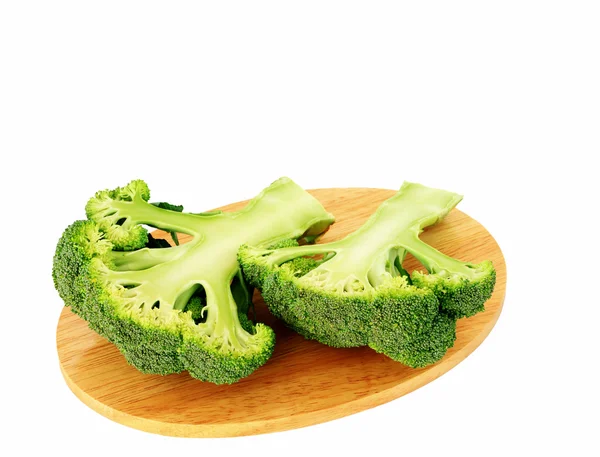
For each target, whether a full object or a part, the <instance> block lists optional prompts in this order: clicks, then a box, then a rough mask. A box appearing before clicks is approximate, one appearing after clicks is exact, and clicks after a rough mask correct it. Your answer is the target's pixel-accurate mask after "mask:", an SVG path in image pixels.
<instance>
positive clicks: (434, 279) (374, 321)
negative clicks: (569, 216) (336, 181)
mask: <svg viewBox="0 0 600 457" xmlns="http://www.w3.org/2000/svg"><path fill="white" fill-rule="evenodd" d="M461 199H462V197H461V196H460V195H457V194H454V193H451V192H447V191H443V190H438V189H432V188H428V187H425V186H422V185H419V184H413V183H404V184H403V186H402V187H401V189H400V190H399V192H398V193H397V194H396V195H395V196H393V197H392V198H390V199H388V200H387V201H385V202H384V203H382V204H381V205H380V207H379V208H378V209H377V211H376V212H375V214H373V215H372V217H371V218H370V219H369V220H368V221H367V222H366V223H365V224H364V225H363V226H362V227H361V228H359V229H358V230H357V231H355V232H354V233H352V234H350V235H348V236H347V237H346V238H344V239H342V240H339V241H334V242H331V243H326V244H317V245H305V246H300V245H298V244H297V243H294V242H293V241H291V242H287V243H279V245H276V246H271V248H270V249H263V248H260V247H254V246H251V245H248V244H245V245H243V246H241V248H240V250H239V253H238V260H239V262H240V265H241V266H242V270H243V273H244V276H245V277H246V279H247V280H248V281H249V283H250V284H252V285H253V286H255V287H258V288H259V289H260V290H261V293H262V296H263V298H264V300H265V303H266V304H267V306H268V307H269V309H270V310H271V312H272V313H273V314H274V315H275V316H277V317H278V318H280V319H282V320H283V321H284V322H285V323H286V324H287V325H288V326H290V327H291V328H293V329H294V330H296V331H297V332H299V333H300V334H302V335H304V336H305V337H307V338H311V339H315V340H317V341H320V342H322V343H325V344H327V345H330V346H334V347H352V346H366V345H368V346H370V347H371V348H373V349H375V350H376V351H378V352H382V353H384V354H386V355H387V356H389V357H390V358H392V359H394V360H397V361H399V362H402V363H404V364H406V365H408V366H411V367H423V366H426V365H429V364H431V363H434V362H436V361H437V360H439V359H440V358H441V357H443V355H444V354H445V353H446V351H447V350H448V348H450V347H452V345H453V344H454V340H455V329H456V319H457V318H458V317H460V316H463V315H467V314H468V312H467V310H470V311H469V312H472V310H475V309H481V307H482V306H483V303H484V302H485V300H487V298H489V296H490V295H491V291H492V289H493V285H494V279H495V274H494V269H493V267H492V266H491V263H489V262H484V263H482V264H480V266H479V267H477V266H472V265H471V264H463V263H462V262H459V261H458V260H454V259H451V258H449V257H446V256H444V255H443V254H441V253H439V252H438V251H437V250H435V249H434V248H432V247H431V246H429V245H427V244H426V243H424V242H423V241H421V240H420V239H419V234H420V233H421V231H422V230H423V229H424V227H426V226H429V225H432V224H435V223H436V222H437V221H439V220H440V219H441V218H443V217H445V216H446V214H448V212H449V211H450V210H451V209H452V208H454V206H456V205H457V204H458V203H459V202H460V200H461ZM294 244H296V245H294ZM407 253H411V254H413V255H414V256H415V257H417V258H418V259H420V260H422V261H423V263H424V265H425V266H426V267H427V268H431V270H430V271H431V273H432V274H431V275H425V274H421V273H413V276H412V277H411V276H409V274H408V272H406V271H405V270H404V268H403V266H402V264H403V261H404V258H405V255H406V254H407ZM429 259H431V260H429ZM446 259H447V260H446ZM465 272H466V273H468V274H465ZM429 276H431V277H429Z"/></svg>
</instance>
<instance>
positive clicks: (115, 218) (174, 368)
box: [52, 178, 333, 384]
mask: <svg viewBox="0 0 600 457" xmlns="http://www.w3.org/2000/svg"><path fill="white" fill-rule="evenodd" d="M149 199H150V192H149V189H148V186H147V185H146V183H145V182H143V181H141V180H134V181H132V182H131V183H129V184H128V185H126V186H125V187H122V188H117V189H114V190H105V191H100V192H97V193H96V195H95V196H94V197H93V198H91V199H90V200H89V202H88V203H87V205H86V213H87V217H88V220H81V221H76V222H75V223H73V224H72V225H71V226H69V227H68V228H67V229H66V230H65V231H64V233H63V235H62V237H61V238H60V240H59V242H58V245H57V248H56V253H55V255H54V263H53V270H52V276H53V280H54V284H55V287H56V289H57V291H58V293H59V295H60V296H61V298H62V299H63V300H64V302H65V305H66V306H70V308H71V310H72V311H73V312H75V313H76V314H78V315H79V316H81V317H82V318H83V319H85V320H86V321H87V322H88V324H89V326H90V328H91V329H93V330H94V331H96V332H97V333H99V334H100V335H102V336H104V337H105V338H106V339H108V340H109V341H110V342H112V343H114V344H115V345H116V346H117V347H118V348H119V350H120V351H121V352H122V353H123V355H124V356H125V358H126V360H127V361H128V362H129V363H130V364H131V365H133V366H134V367H135V368H137V369H138V370H140V371H142V372H144V373H154V374H161V375H166V374H170V373H178V372H181V371H184V370H187V371H188V372H189V374H190V375H191V376H192V377H194V378H197V379H200V380H203V381H209V382H212V383H215V384H224V383H233V382H236V381H238V380H239V379H240V378H243V377H245V376H248V375H249V374H250V373H252V372H253V371H254V370H256V369H257V368H258V367H260V366H261V365H263V364H264V363H265V362H266V361H267V360H268V359H269V357H270V356H271V353H272V351H273V347H274V343H275V335H274V333H273V331H272V330H271V329H270V328H269V327H267V326H266V325H264V324H261V323H257V324H254V323H253V322H252V321H251V320H250V319H249V318H248V316H247V313H248V309H249V306H250V304H251V299H252V288H251V287H250V286H248V285H247V284H246V281H245V280H244V278H243V276H242V275H241V273H240V269H239V265H238V263H237V259H236V253H237V250H238V248H239V246H240V245H241V244H243V243H250V244H257V245H264V246H267V245H269V244H272V243H276V242H278V241H280V240H283V239H290V238H292V239H294V238H300V237H302V236H305V237H307V238H310V239H314V238H315V237H316V236H318V235H319V234H320V233H322V232H323V231H325V230H326V229H327V228H328V226H329V225H330V224H331V223H332V222H333V216H332V215H330V214H329V213H328V212H326V211H325V209H324V208H323V207H322V205H321V204H320V203H319V202H318V201H317V200H316V199H315V198H314V197H312V196H311V195H310V194H308V193H307V192H305V191H304V190H303V189H301V188H300V187H299V186H298V185H296V184H295V183H294V182H293V181H291V180H290V179H287V178H281V179H279V180H277V181H276V182H274V183H273V184H271V186H269V187H268V188H266V189H265V190H263V192H262V193H261V194H260V195H258V196H257V197H256V198H254V199H253V200H252V201H250V203H248V205H247V206H246V207H245V208H244V209H243V210H241V211H237V212H231V213H227V212H213V213H201V214H192V213H184V212H181V211H182V207H178V206H175V205H169V204H166V203H161V204H151V203H148V201H149ZM142 224H144V225H148V226H153V227H156V228H159V229H163V230H165V231H168V232H171V233H172V234H173V235H174V236H173V239H174V241H175V239H176V238H175V237H176V234H177V233H183V234H187V235H190V236H191V241H189V242H188V243H185V244H177V245H174V246H171V245H170V244H169V243H166V242H165V241H164V240H159V239H155V238H154V237H152V235H151V234H148V232H147V230H146V228H144V225H142Z"/></svg>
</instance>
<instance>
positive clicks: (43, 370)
mask: <svg viewBox="0 0 600 457" xmlns="http://www.w3.org/2000/svg"><path fill="white" fill-rule="evenodd" d="M599 24H600V8H599V6H598V2H593V1H589V2H585V1H550V0H547V1H543V2H542V1H539V2H536V1H527V0H519V1H510V0H506V1H503V2H489V1H488V2H482V1H452V2H434V1H423V2H411V4H407V3H406V2H378V1H369V2H367V1H362V2H356V1H345V2H331V1H324V0H321V1H304V2H286V1H274V2H263V1H245V2H231V1H219V2H210V4H209V3H208V2H207V3H203V2H189V3H188V2H154V1H145V2H128V1H123V0H120V1H115V2H113V1H103V2H85V1H73V2H64V1H44V2H37V3H36V2H30V1H26V0H22V1H13V2H11V1H5V2H2V3H1V6H0V152H1V154H2V160H1V164H0V174H1V176H0V186H1V194H0V198H1V200H2V210H1V211H0V214H1V221H2V223H1V227H2V228H1V230H2V243H3V248H2V252H3V255H2V258H1V260H0V264H1V265H2V267H3V269H4V270H5V271H4V272H3V273H1V278H2V279H0V283H1V287H2V299H1V300H2V302H3V312H2V331H0V337H1V339H2V346H1V347H2V348H3V349H2V362H1V367H2V368H1V370H2V371H1V373H2V376H1V378H0V379H1V380H0V382H1V384H2V403H1V406H0V408H1V409H0V411H1V412H2V417H3V421H6V422H5V424H6V425H4V426H3V432H2V436H3V437H2V439H1V440H0V452H1V453H3V454H4V455H24V454H25V453H27V452H32V451H38V452H44V453H48V452H51V453H53V452H56V453H60V454H61V455H65V456H72V455H115V456H116V455H126V454H129V455H160V456H165V455H176V454H178V453H186V454H187V455H202V456H210V455H217V454H218V455H234V453H235V454H237V455H242V454H243V455H261V456H266V455H303V456H304V455H381V454H385V455H444V456H448V455H460V456H465V455H477V456H481V455H486V456H487V455H544V454H547V453H550V452H555V453H558V454H561V455H577V456H581V455H598V454H599V453H600V446H599V445H598V442H597V439H595V438H594V437H593V434H595V433H597V432H598V428H599V427H598V425H599V422H600V421H599V415H598V411H599V408H600V404H599V395H598V385H599V377H598V375H597V374H596V373H597V370H598V369H597V363H598V355H599V349H600V344H599V342H598V334H599V332H598V322H599V318H600V313H599V311H598V310H599V305H600V299H599V298H598V284H599V280H598V277H599V276H598V261H597V259H598V254H599V249H598V225H597V223H596V221H597V218H598V206H599V205H598V197H599V196H600V192H599V191H598V187H597V182H598V169H599V168H598V166H597V165H596V164H595V162H594V160H593V159H596V158H597V156H598V153H599V152H600V129H599V127H600V27H599ZM283 175H287V176H290V177H291V178H293V179H294V180H295V181H296V182H298V183H299V184H300V185H302V186H303V187H305V188H317V187H382V188H391V189H394V188H398V187H399V186H400V184H401V183H402V181H403V180H405V179H406V180H411V181H417V182H421V183H423V184H427V185H430V186H434V187H441V188H446V189H448V190H452V191H456V192H459V193H462V194H464V195H465V198H464V200H463V202H462V203H461V204H460V206H459V208H460V209H461V210H463V211H465V212H467V213H468V214H470V215H471V216H472V217H474V218H476V219H477V220H479V221H480V222H481V223H483V224H484V225H485V226H486V227H487V229H488V230H489V231H490V232H491V233H492V234H493V235H494V237H495V238H496V239H497V241H498V243H499V244H500V246H501V247H502V249H503V252H504V255H505V257H506V261H507V266H508V288H507V293H506V300H505V305H504V311H503V313H502V315H501V317H500V320H499V322H498V324H497V326H496V327H495V329H494V330H493V331H492V333H491V334H490V336H489V337H488V338H487V339H486V340H485V341H484V343H483V344H482V345H481V346H480V347H479V348H478V349H477V350H476V351H475V352H474V353H473V354H472V355H471V356H470V357H468V358H467V359H466V360H465V361H464V362H463V363H461V364H460V365H459V366H457V367H456V368H455V369H453V370H452V371H450V372H449V373H447V374H446V375H444V376H443V377H441V378H440V379H438V380H436V381H435V382H433V383H431V384H429V385H427V386H425V387H423V388H421V389H419V390H418V391H416V392H414V393H411V394H410V395H407V396H405V397H403V398H400V399H397V400H395V401H392V402H391V403H388V404H386V405H383V406H380V407H377V408H374V409H372V410H369V411H365V412H363V413H360V414H356V415H353V416H350V417H346V418H343V419H339V420H335V421H333V422H329V423H326V424H321V425H317V426H312V427H308V428H305V429H300V430H294V431H289V432H282V433H275V434H270V435H262V436H255V437H247V438H234V439H202V440H201V439H176V438H169V437H162V436H158V435H152V434H148V433H144V432H140V431H137V430H134V429H130V428H127V427H125V426H122V425H120V424H117V423H113V422H111V421H110V420H108V419H105V418H104V417H101V416H100V415H98V414H97V413H95V412H94V411H92V410H91V409H89V408H87V407H86V406H85V405H83V404H82V403H81V402H80V401H79V400H77V399H76V398H75V396H74V395H73V394H72V393H71V392H70V391H69V389H68V388H67V386H66V385H65V383H64V382H63V380H62V378H61V374H60V371H59V368H58V360H57V355H56V350H55V329H56V323H57V321H58V316H59V314H60V312H61V309H62V302H61V300H60V299H59V297H58V295H57V294H56V292H55V291H54V289H53V286H52V282H51V275H50V271H51V262H52V255H53V252H54V247H55V245H56V241H57V240H58V237H59V236H60V234H61V232H62V230H63V229H64V228H65V227H66V226H67V225H68V224H69V223H71V222H72V221H73V220H75V219H78V218H81V217H83V215H84V213H83V207H84V205H85V202H86V201H87V199H88V197H89V196H91V195H92V194H93V193H94V192H95V191H96V190H99V189H103V188H107V187H115V186H118V185H122V184H124V183H126V182H128V181H129V180H130V179H133V178H138V177H140V178H143V179H145V180H146V181H147V182H148V183H149V184H150V187H151V189H152V192H153V197H154V198H157V199H165V200H170V201H174V202H183V203H184V204H185V205H187V209H188V210H197V211H200V210H207V209H210V208H214V207H217V206H219V205H223V204H226V203H229V202H232V201H238V200H243V199H247V198H251V197H252V196H254V195H255V194H256V193H257V192H258V191H259V190H260V189H262V188H263V187H265V186H266V185H268V184H269V183H270V182H271V181H273V180H274V179H276V178H278V177H279V176H283ZM11 449H13V450H12V451H11ZM6 451H8V453H7V452H6Z"/></svg>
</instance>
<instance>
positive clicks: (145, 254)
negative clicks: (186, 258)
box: [107, 244, 189, 271]
mask: <svg viewBox="0 0 600 457" xmlns="http://www.w3.org/2000/svg"><path fill="white" fill-rule="evenodd" d="M186 246H187V247H186ZM188 248H189V246H188V245H185V244H184V245H180V246H174V247H171V248H162V249H149V248H142V249H138V250H137V251H110V252H108V253H107V258H108V260H109V262H110V265H111V268H112V269H113V270H115V271H126V270H145V269H147V268H151V267H154V266H156V265H160V264H161V263H165V262H170V261H172V260H175V259H177V258H179V257H180V256H181V255H182V254H184V253H185V252H186V250H187V249H188Z"/></svg>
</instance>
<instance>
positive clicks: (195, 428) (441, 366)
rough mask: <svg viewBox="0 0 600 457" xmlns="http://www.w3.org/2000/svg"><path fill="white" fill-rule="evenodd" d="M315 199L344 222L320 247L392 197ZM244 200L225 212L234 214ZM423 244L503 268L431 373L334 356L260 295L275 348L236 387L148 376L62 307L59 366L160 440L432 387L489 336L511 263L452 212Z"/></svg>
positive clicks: (366, 193) (261, 429)
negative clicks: (281, 316) (292, 325)
mask: <svg viewBox="0 0 600 457" xmlns="http://www.w3.org/2000/svg"><path fill="white" fill-rule="evenodd" d="M310 192H311V193H312V194H313V195H314V196H315V197H316V198H318V199H319V200H320V201H321V202H322V203H323V205H324V206H325V207H326V208H327V210H328V211H330V212H332V213H333V214H334V215H335V216H336V219H337V222H336V223H335V224H334V225H333V226H332V227H331V229H330V230H329V231H328V232H327V233H326V234H325V235H324V237H323V238H322V242H329V241H333V240H336V239H339V238H341V237H344V236H345V235H347V234H348V233H350V232H352V231H354V230H355V229H357V228H358V227H359V226H360V225H361V224H362V223H363V222H364V221H365V220H366V219H367V218H368V217H369V216H370V215H371V214H372V213H373V212H374V211H375V209H376V208H377V207H378V206H379V204H380V203H381V202H382V201H384V200H385V199H387V198H389V197H391V196H392V195H394V194H395V191H392V190H383V189H363V188H351V189H318V190H313V191H310ZM244 203H245V202H240V203H236V204H232V205H229V206H226V207H224V208H222V209H224V210H227V211H231V210H237V209H240V208H241V207H243V206H244ZM421 238H422V239H423V240H425V241H427V242H428V243H430V244H431V245H433V246H434V247H436V248H438V249H439V250H441V251H442V252H444V253H446V254H448V255H451V256H454V257H457V258H459V259H462V260H469V261H473V262H479V261H482V260H485V259H489V260H491V261H492V262H493V263H494V266H495V268H496V270H497V284H496V288H495V291H494V294H493V296H492V297H491V299H490V300H489V301H488V302H487V303H486V310H485V311H484V312H483V313H480V314H478V315H476V316H474V317H471V318H468V319H461V320H460V321H459V323H458V328H457V340H456V343H455V345H454V347H453V348H452V349H450V350H449V351H448V353H447V354H446V356H445V357H444V358H443V359H442V360H441V361H439V362H438V363H436V364H434V365H432V366H429V367H426V368H421V369H411V368H408V367H405V366H403V365H401V364H400V363H397V362H394V361H392V360H391V359H389V358H387V357H385V356H384V355H381V354H377V353H375V352H374V351H372V350H371V349H369V348H366V347H364V348H351V349H335V348H330V347H327V346H324V345H322V344H319V343H317V342H314V341H308V340H305V339H304V338H302V337H301V336H299V335H297V334H295V333H294V332H292V331H291V330H289V329H287V328H286V327H284V326H283V325H282V324H281V323H280V322H279V321H277V320H276V319H275V318H273V317H272V316H271V315H270V314H269V313H268V311H267V310H266V307H265V305H264V303H263V302H262V300H261V299H260V294H258V292H256V295H255V301H256V308H257V315H258V319H259V320H260V321H263V322H266V323H267V324H268V325H270V326H271V327H272V328H273V329H274V330H275V332H276V335H277V345H276V349H275V353H274V355H273V357H272V358H271V359H270V360H269V361H268V362H267V364H266V365H264V366H263V367H261V368H260V369H258V370H257V371H256V372H255V373H253V374H252V375H251V376H249V377H248V378H245V379H243V380H241V381H240V382H238V383H236V384H233V385H230V386H215V385H213V384H209V383H203V382H200V381H198V380H195V379H193V378H191V377H190V376H188V374H187V373H181V374H176V375H169V376H157V375H144V374H142V373H140V372H138V371H137V370H135V369H134V368H132V367H131V366H129V365H128V364H127V362H126V361H125V359H124V358H123V356H122V355H121V354H120V353H119V351H118V350H117V349H116V347H114V346H113V345H111V344H110V343H108V342H107V341H106V340H104V339H103V338H102V337H100V336H98V335H97V334H96V333H94V332H93V331H91V330H90V329H89V328H88V327H87V324H86V322H85V321H83V320H82V319H80V318H79V317H78V316H76V315H74V314H73V313H71V311H70V310H69V309H68V308H65V309H63V311H62V313H61V315H60V319H59V323H58V328H57V348H58V355H59V360H60V368H61V370H62V373H63V375H64V378H65V380H66V382H67V384H68V386H69V387H70V389H71V390H72V391H73V392H74V393H75V395H77V397H79V399H80V400H81V401H83V402H84V403H85V404H86V405H88V406H89V407H91V408H92V409H94V410H95V411H97V412H98V413H100V414H102V415H104V416H106V417H108V418H109V419H112V420H114V421H116V422H120V423H122V424H125V425H128V426H130V427H134V428H137V429H141V430H145V431H148V432H153V433H159V434H163V435H172V436H185V437H225V436H240V435H252V434H259V433H268V432H274V431H281V430H288V429H292V428H298V427H304V426H308V425H312V424H317V423H321V422H325V421H329V420H332V419H336V418H339V417H342V416H346V415H349V414H353V413H356V412H359V411H362V410H365V409H368V408H372V407H374V406H377V405H380V404H382V403H385V402H388V401H390V400H393V399H395V398H398V397H400V396H402V395H405V394H407V393H409V392H411V391H413V390H415V389H417V388H419V387H421V386H423V385H425V384H427V383H428V382H431V381H432V380H434V379H436V378H437V377H439V376H441V375H442V374H444V373H445V372H447V371H448V370H450V369H451V368H452V367H454V366H456V365H457V364H458V363H459V362H461V361H462V360H464V358H465V357H467V356H468V355H469V354H470V353H471V352H473V350H475V348H477V346H479V344H480V343H481V342H482V341H483V340H484V339H485V337H486V336H487V335H488V334H489V332H490V331H491V329H492V327H493V326H494V324H495V323H496V320H497V319H498V316H499V315H500V312H501V309H502V303H503V301H504V294H505V288H506V266H505V262H504V258H503V256H502V252H501V250H500V248H499V246H498V244H497V243H496V241H495V240H494V239H493V237H492V236H491V235H490V234H489V233H488V232H487V231H486V230H485V228H484V227H483V226H481V225H480V224H479V223H478V222H477V221H475V220H474V219H472V218H470V217H469V216H467V215H466V214H464V213H462V212H461V211H459V210H456V209H454V210H453V211H452V212H451V213H450V214H449V215H448V216H447V217H446V218H445V219H444V220H443V221H442V222H441V223H439V224H438V225H436V226H434V227H431V228H429V229H427V230H426V231H425V232H424V233H423V234H422V236H421ZM182 241H186V238H185V237H182ZM406 267H407V269H408V270H409V271H412V270H413V269H414V268H420V265H419V264H418V263H417V262H416V260H415V259H414V258H408V259H407V263H406Z"/></svg>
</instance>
